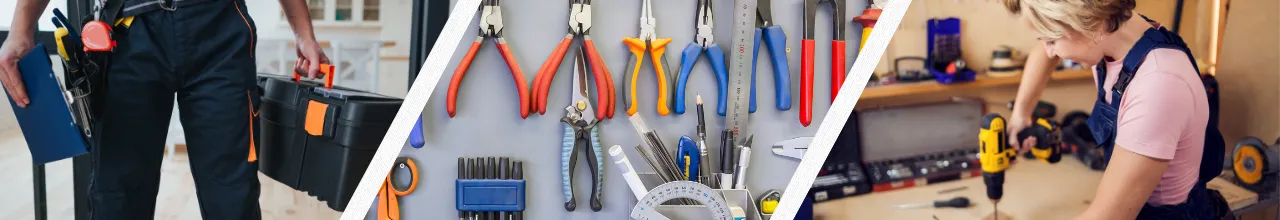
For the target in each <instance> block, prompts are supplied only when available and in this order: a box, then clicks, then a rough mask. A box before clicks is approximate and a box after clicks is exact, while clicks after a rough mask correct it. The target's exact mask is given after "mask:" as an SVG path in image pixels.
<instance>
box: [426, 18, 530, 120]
mask: <svg viewBox="0 0 1280 220" xmlns="http://www.w3.org/2000/svg"><path fill="white" fill-rule="evenodd" d="M498 3H499V2H498V0H484V2H483V3H481V5H480V22H479V23H480V35H479V36H476V40H475V42H472V43H471V49H468V50H467V55H466V56H464V57H463V58H462V62H461V63H458V68H457V70H454V72H453V79H452V80H450V81H449V96H448V97H447V100H446V102H447V103H446V105H445V108H447V110H448V111H449V117H451V118H452V117H453V116H454V115H456V112H457V102H458V88H459V87H461V85H462V78H463V76H465V75H466V74H467V68H468V67H470V66H471V61H472V59H473V58H475V56H476V52H477V51H479V50H480V45H482V44H484V40H485V39H494V43H495V44H497V45H498V52H499V53H502V59H503V60H506V62H507V67H508V68H510V69H511V78H512V79H513V80H515V84H516V92H517V93H518V94H519V97H520V118H528V117H529V109H530V108H529V106H531V105H530V104H529V87H528V86H529V85H528V82H527V81H525V78H524V72H523V71H521V70H520V63H518V62H516V57H515V54H514V53H512V52H511V48H509V47H507V40H506V39H504V38H503V37H502V7H501V6H500V5H499V4H498Z"/></svg>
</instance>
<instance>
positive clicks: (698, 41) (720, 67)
mask: <svg viewBox="0 0 1280 220" xmlns="http://www.w3.org/2000/svg"><path fill="white" fill-rule="evenodd" d="M697 8H698V11H697V12H696V16H695V18H696V19H697V22H696V23H697V25H696V27H697V32H695V35H694V42H690V43H689V46H685V48H684V51H683V52H681V53H680V76H679V78H677V81H676V91H675V99H676V100H675V106H674V107H675V112H676V114H684V109H685V107H684V106H685V99H684V90H685V87H686V86H688V82H689V72H691V71H693V66H694V64H697V63H698V57H700V56H701V55H702V51H703V50H706V51H707V59H710V61H711V68H712V70H715V74H716V86H717V87H716V88H717V89H716V91H717V94H718V96H717V97H719V100H718V101H717V102H718V104H717V105H716V113H717V114H720V116H724V112H725V102H726V97H725V96H726V94H727V92H728V90H729V89H728V86H729V71H728V69H727V68H725V63H724V50H721V49H720V45H719V44H716V42H715V37H714V36H713V35H712V32H714V30H715V29H714V19H713V17H714V16H715V13H712V11H711V1H710V0H698V7H697ZM752 88H753V90H754V88H755V87H752ZM753 93H754V92H753ZM752 100H754V99H752ZM752 103H755V101H752ZM752 106H755V104H752ZM751 109H752V112H754V111H755V108H751Z"/></svg>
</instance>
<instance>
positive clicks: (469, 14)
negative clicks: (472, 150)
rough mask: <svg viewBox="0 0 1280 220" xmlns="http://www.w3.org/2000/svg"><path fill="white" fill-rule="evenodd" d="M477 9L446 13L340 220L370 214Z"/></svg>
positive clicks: (471, 2)
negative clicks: (379, 192) (427, 52)
mask: <svg viewBox="0 0 1280 220" xmlns="http://www.w3.org/2000/svg"><path fill="white" fill-rule="evenodd" d="M478 8H480V0H459V1H458V2H457V3H456V4H455V5H454V6H453V10H452V11H451V12H450V13H449V21H448V22H447V23H445V25H444V29H443V30H441V32H440V37H439V38H438V40H437V41H436V45H434V46H432V47H431V54H430V55H427V60H426V61H425V62H424V64H423V65H422V69H420V70H418V78H417V79H414V80H413V85H412V86H410V87H409V93H407V94H405V99H404V103H403V104H401V105H400V110H398V111H396V119H395V120H394V121H391V128H390V129H387V134H386V135H385V136H383V137H382V144H379V145H378V151H377V153H374V154H373V160H372V161H370V162H369V168H368V169H365V171H364V177H361V178H360V185H359V186H356V191H355V193H353V194H352V195H351V201H350V202H348V203H347V209H346V210H343V211H342V219H343V220H360V219H364V218H365V215H368V214H369V207H370V205H373V200H374V199H376V198H375V197H376V196H374V194H376V193H377V191H378V188H380V187H382V182H383V180H384V179H385V178H387V173H388V172H390V171H391V164H392V163H394V162H395V160H396V157H398V156H400V150H401V149H403V148H404V144H405V141H407V140H408V139H409V132H410V131H411V130H412V129H413V124H414V122H416V121H417V120H418V116H419V115H422V109H423V108H426V106H427V98H431V91H433V90H435V88H436V84H437V83H439V82H440V75H441V73H443V72H444V69H445V68H446V67H448V65H449V61H450V59H451V58H453V53H454V51H455V50H457V49H458V44H459V43H461V42H462V35H463V34H466V33H467V25H470V24H471V20H472V18H474V17H475V15H476V9H478ZM468 42H470V41H468ZM811 181H812V179H811Z"/></svg>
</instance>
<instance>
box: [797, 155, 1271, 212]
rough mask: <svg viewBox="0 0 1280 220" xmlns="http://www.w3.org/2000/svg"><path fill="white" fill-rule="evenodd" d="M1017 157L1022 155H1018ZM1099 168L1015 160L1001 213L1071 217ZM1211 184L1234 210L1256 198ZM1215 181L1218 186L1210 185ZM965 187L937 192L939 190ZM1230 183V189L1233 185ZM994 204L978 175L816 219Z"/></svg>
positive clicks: (1093, 187) (836, 204) (879, 196)
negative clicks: (957, 201) (962, 202)
mask: <svg viewBox="0 0 1280 220" xmlns="http://www.w3.org/2000/svg"><path fill="white" fill-rule="evenodd" d="M1020 159H1021V158H1020ZM1101 179H1102V172H1100V171H1092V170H1089V169H1088V168H1087V167H1085V166H1084V164H1082V163H1080V161H1079V160H1075V159H1074V158H1066V159H1063V160H1062V161H1061V162H1058V163H1057V164H1052V165H1051V164H1047V163H1043V162H1039V161H1028V160H1019V162H1018V163H1017V164H1016V165H1014V166H1013V167H1011V168H1010V169H1009V170H1008V171H1006V173H1005V184H1004V198H1003V199H1001V201H1000V212H1001V213H1006V214H1008V215H1010V216H1012V217H1013V218H1012V219H1045V220H1051V219H1072V218H1074V217H1075V215H1076V214H1077V213H1080V212H1083V211H1084V210H1085V209H1086V208H1088V207H1089V202H1090V201H1091V200H1092V199H1093V196H1094V193H1095V192H1096V191H1097V190H1098V182H1099V181H1100V180H1101ZM1210 185H1211V186H1210V188H1220V187H1225V188H1227V189H1221V188H1220V189H1219V190H1220V191H1222V192H1223V194H1224V197H1228V200H1232V199H1231V198H1236V200H1235V201H1231V202H1232V207H1233V208H1235V209H1238V208H1242V207H1244V206H1247V205H1248V204H1246V203H1248V202H1249V201H1247V199H1248V198H1249V197H1252V198H1253V202H1256V201H1257V195H1256V194H1253V193H1252V192H1248V191H1246V190H1244V189H1241V188H1239V187H1236V186H1234V185H1231V184H1230V183H1227V182H1226V181H1225V180H1222V179H1216V180H1214V181H1213V182H1210ZM1213 185H1217V187H1214V186H1213ZM961 187H964V188H965V189H963V190H958V191H955V190H952V191H954V192H947V193H945V194H939V192H940V191H944V190H948V189H955V188H961ZM1233 187H1234V189H1232V188H1233ZM957 196H964V197H968V198H969V201H970V202H971V204H972V205H971V206H970V207H969V208H938V209H934V208H925V209H897V208H893V207H892V206H894V205H899V204H908V203H924V202H932V201H935V200H946V199H951V198H955V197H957ZM991 211H992V205H991V202H990V200H988V199H987V196H986V185H984V184H983V183H982V178H981V177H974V178H966V179H962V180H957V181H951V182H945V183H939V184H933V185H926V186H918V187H912V188H906V189H900V190H895V191H888V192H876V193H871V194H865V195H860V196H855V197H848V198H843V199H838V200H832V201H828V202H822V203H818V204H815V206H814V214H815V217H816V218H815V219H842V220H843V219H938V220H953V219H982V218H983V217H986V216H987V215H989V214H991Z"/></svg>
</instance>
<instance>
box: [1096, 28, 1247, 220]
mask: <svg viewBox="0 0 1280 220" xmlns="http://www.w3.org/2000/svg"><path fill="white" fill-rule="evenodd" d="M1144 18H1145V16H1144ZM1147 21H1148V22H1151V20H1150V19H1147ZM1158 48H1166V49H1177V50H1182V51H1183V52H1186V53H1187V57H1188V58H1191V65H1192V66H1193V67H1195V66H1196V63H1195V58H1194V57H1192V56H1191V51H1190V50H1188V49H1187V46H1186V43H1184V42H1183V41H1182V37H1179V36H1178V35H1177V34H1176V33H1173V32H1170V31H1168V30H1166V29H1165V28H1164V27H1156V28H1151V29H1147V31H1146V33H1144V34H1143V36H1142V38H1141V39H1139V40H1138V42H1137V43H1136V44H1134V45H1133V48H1131V49H1129V53H1128V54H1127V55H1125V57H1124V66H1123V67H1122V69H1121V70H1120V76H1119V79H1118V80H1116V84H1115V85H1114V86H1112V88H1111V91H1110V92H1109V93H1108V92H1107V91H1104V90H1103V88H1104V87H1103V82H1105V80H1106V79H1107V69H1106V65H1105V60H1104V62H1099V65H1098V66H1097V74H1098V76H1097V77H1098V81H1097V83H1098V101H1097V102H1096V103H1095V104H1094V106H1093V113H1092V114H1090V116H1089V120H1088V125H1089V130H1091V131H1092V133H1093V137H1094V139H1095V140H1097V141H1098V146H1099V147H1103V149H1105V150H1104V152H1106V153H1105V158H1106V159H1107V160H1110V158H1111V150H1112V149H1114V147H1115V140H1116V139H1115V138H1116V118H1117V113H1118V112H1119V107H1120V104H1119V103H1121V99H1122V98H1124V91H1125V87H1127V86H1128V85H1129V82H1131V81H1132V80H1134V78H1133V77H1134V73H1135V72H1136V71H1137V70H1138V68H1139V67H1140V66H1141V65H1142V61H1143V60H1144V59H1145V58H1146V55H1147V53H1148V52H1151V51H1152V50H1155V49H1158ZM1196 71H1197V72H1199V69H1198V67H1197V69H1196ZM1107 94H1110V95H1111V103H1107V101H1106V99H1105V98H1106V97H1105V96H1104V95H1107ZM1209 112H1210V113H1209V115H1210V116H1209V122H1208V125H1207V126H1206V127H1205V141H1204V155H1203V156H1202V159H1201V161H1200V174H1199V179H1198V180H1197V181H1196V184H1195V186H1194V187H1192V188H1191V192H1190V193H1189V194H1188V195H1187V200H1186V202H1183V203H1181V204H1176V205H1161V206H1153V205H1151V204H1145V205H1143V206H1142V211H1141V212H1139V213H1138V218H1137V219H1161V220H1177V219H1222V218H1223V216H1227V215H1230V214H1231V209H1230V207H1228V206H1227V204H1226V201H1225V200H1224V199H1222V195H1221V194H1219V193H1218V192H1217V191H1216V190H1209V189H1207V188H1205V184H1206V183H1208V182H1209V180H1212V179H1213V178H1214V177H1216V176H1218V174H1219V173H1221V172H1222V161H1223V160H1224V159H1223V156H1224V155H1223V154H1224V153H1225V149H1224V148H1225V145H1224V142H1223V139H1222V134H1221V133H1220V132H1218V117H1217V112H1218V106H1217V105H1216V104H1215V103H1210V107H1209Z"/></svg>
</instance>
